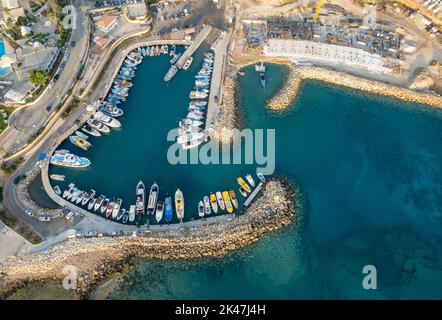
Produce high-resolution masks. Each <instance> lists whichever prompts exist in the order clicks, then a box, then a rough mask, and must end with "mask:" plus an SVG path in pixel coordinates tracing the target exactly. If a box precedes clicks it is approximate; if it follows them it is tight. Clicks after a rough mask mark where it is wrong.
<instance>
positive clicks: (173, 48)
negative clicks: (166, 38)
mask: <svg viewBox="0 0 442 320" xmlns="http://www.w3.org/2000/svg"><path fill="white" fill-rule="evenodd" d="M175 52H176V46H175V45H172V48H170V51H169V56H174V55H175Z"/></svg>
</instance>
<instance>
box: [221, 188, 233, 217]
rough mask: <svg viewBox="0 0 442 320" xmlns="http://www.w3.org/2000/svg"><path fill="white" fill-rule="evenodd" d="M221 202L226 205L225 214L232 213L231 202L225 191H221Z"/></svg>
mask: <svg viewBox="0 0 442 320" xmlns="http://www.w3.org/2000/svg"><path fill="white" fill-rule="evenodd" d="M223 200H224V203H225V204H226V210H227V212H228V213H232V212H233V207H232V202H231V201H230V196H229V193H228V192H227V191H223Z"/></svg>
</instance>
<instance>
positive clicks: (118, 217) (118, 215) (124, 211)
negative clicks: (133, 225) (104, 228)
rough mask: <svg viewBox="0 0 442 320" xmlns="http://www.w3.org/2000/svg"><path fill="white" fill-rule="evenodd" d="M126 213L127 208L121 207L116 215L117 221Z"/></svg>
mask: <svg viewBox="0 0 442 320" xmlns="http://www.w3.org/2000/svg"><path fill="white" fill-rule="evenodd" d="M125 213H126V209H120V210H118V214H117V217H116V219H117V221H120V220H121V218H123V216H124V214H125Z"/></svg>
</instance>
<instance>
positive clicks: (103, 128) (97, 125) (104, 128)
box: [87, 118, 110, 133]
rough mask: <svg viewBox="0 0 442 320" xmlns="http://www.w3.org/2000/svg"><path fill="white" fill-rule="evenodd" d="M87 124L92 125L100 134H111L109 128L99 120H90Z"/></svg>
mask: <svg viewBox="0 0 442 320" xmlns="http://www.w3.org/2000/svg"><path fill="white" fill-rule="evenodd" d="M87 124H88V125H90V126H91V127H92V128H93V129H96V130H98V131H100V132H103V133H109V132H110V129H109V127H108V126H106V125H105V124H103V123H101V122H99V121H98V120H97V119H94V118H90V119H89V120H88V121H87Z"/></svg>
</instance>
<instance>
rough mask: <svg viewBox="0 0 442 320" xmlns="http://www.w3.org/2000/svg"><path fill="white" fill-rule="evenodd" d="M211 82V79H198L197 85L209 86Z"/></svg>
mask: <svg viewBox="0 0 442 320" xmlns="http://www.w3.org/2000/svg"><path fill="white" fill-rule="evenodd" d="M209 84H210V82H209V81H202V80H196V81H195V87H207V86H208V85H209Z"/></svg>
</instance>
